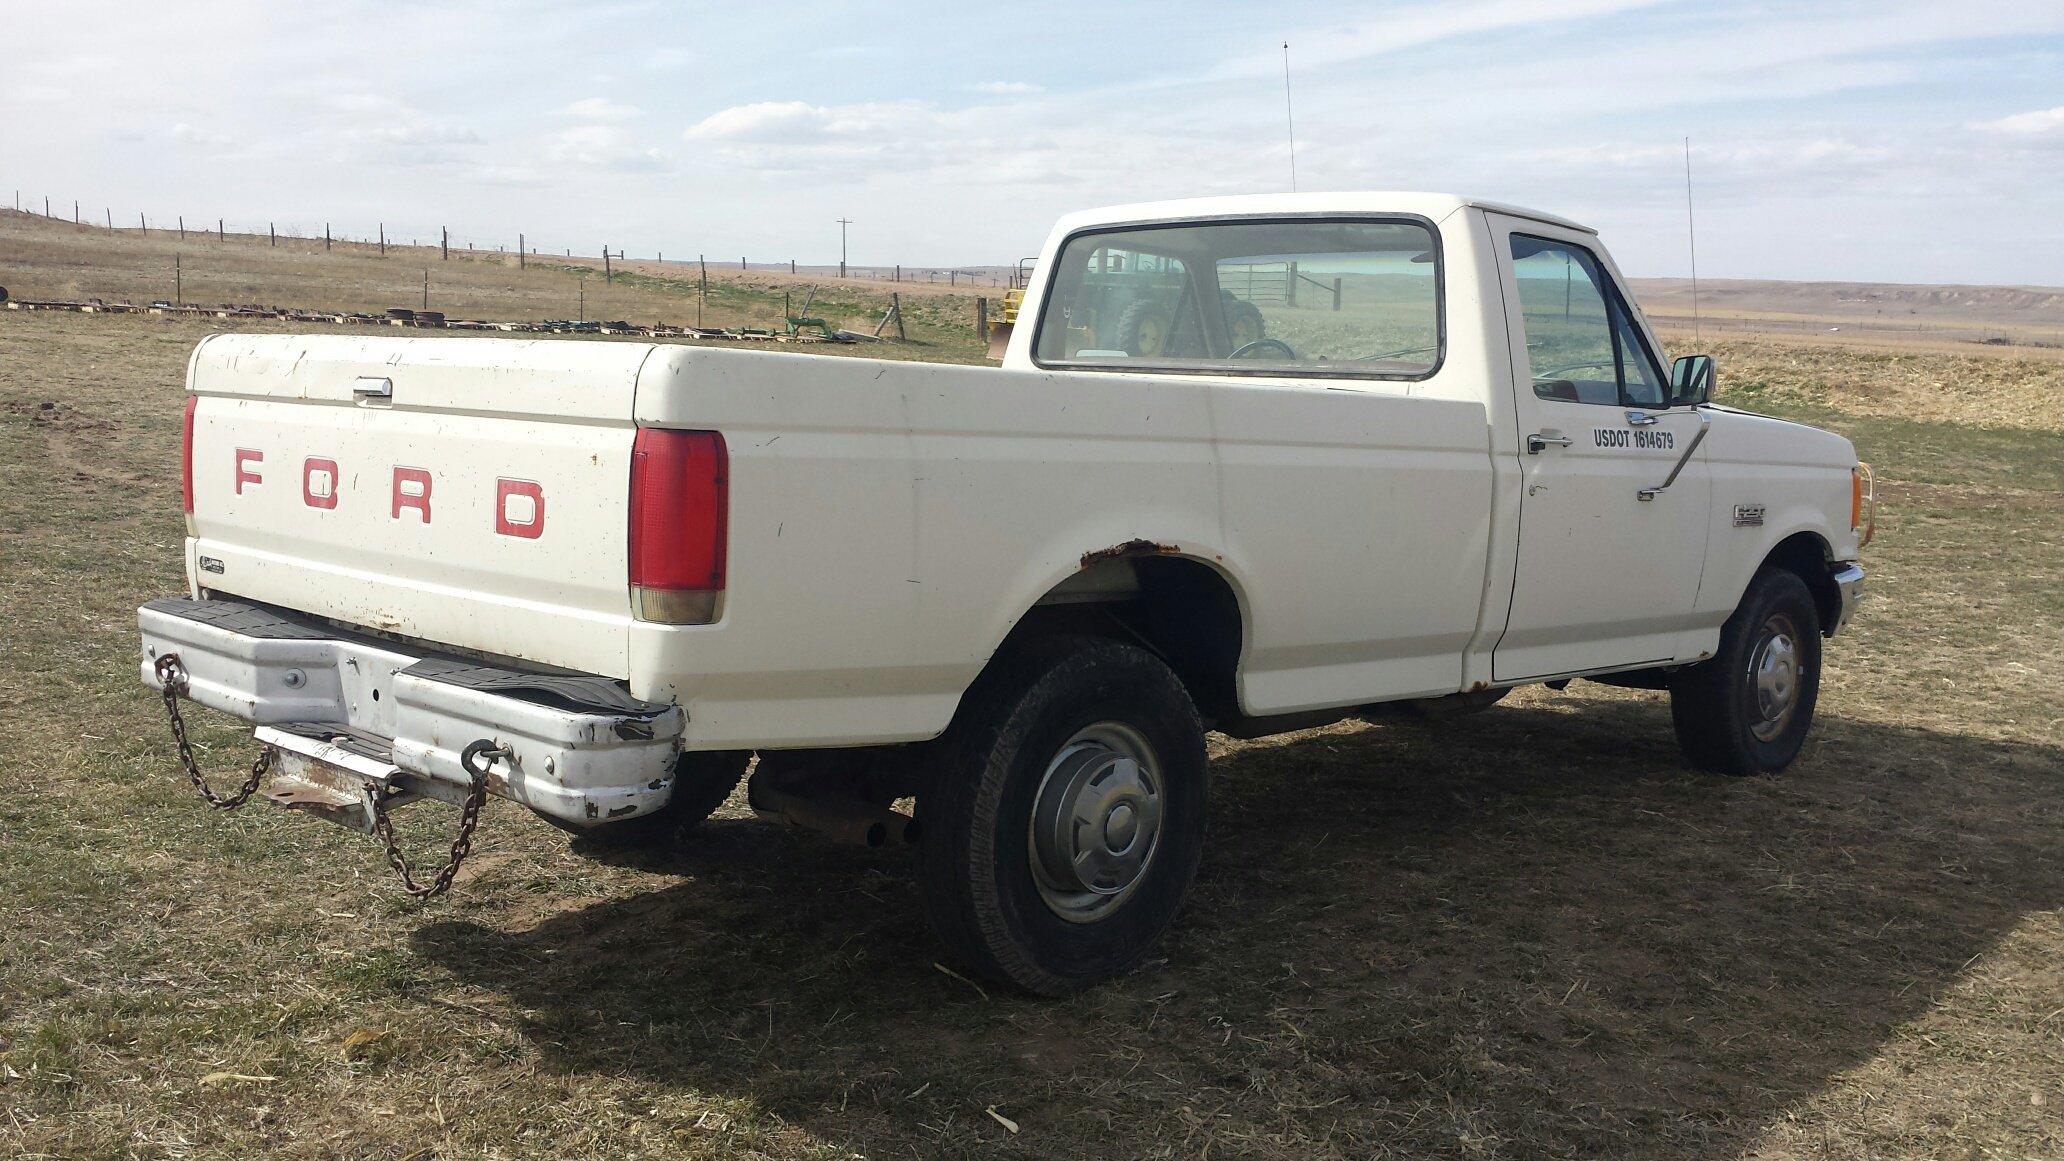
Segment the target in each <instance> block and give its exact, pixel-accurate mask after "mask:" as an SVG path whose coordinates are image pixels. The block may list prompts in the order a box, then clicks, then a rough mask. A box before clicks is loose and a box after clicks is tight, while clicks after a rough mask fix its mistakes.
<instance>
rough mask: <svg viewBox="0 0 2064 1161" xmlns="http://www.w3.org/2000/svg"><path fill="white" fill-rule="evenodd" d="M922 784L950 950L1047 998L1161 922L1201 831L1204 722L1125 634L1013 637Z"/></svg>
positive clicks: (1189, 870) (1126, 957) (1176, 684)
mask: <svg viewBox="0 0 2064 1161" xmlns="http://www.w3.org/2000/svg"><path fill="white" fill-rule="evenodd" d="M943 746H944V748H945V755H944V756H945V759H946V761H945V762H944V763H943V768H942V769H940V770H939V772H938V777H937V778H936V780H935V781H934V782H933V783H932V784H931V785H930V786H929V787H927V789H926V791H925V793H924V794H923V795H922V796H921V797H920V798H919V799H918V810H919V814H920V817H921V818H922V819H923V821H924V827H925V829H924V840H923V843H922V851H921V872H920V873H921V877H922V884H923V887H924V895H925V909H926V913H927V916H928V918H929V919H930V920H931V923H932V927H933V929H934V930H935V931H936V932H937V933H938V935H939V938H940V940H941V942H943V943H944V944H945V945H946V948H947V950H948V952H949V953H950V954H951V955H952V957H953V958H954V959H955V960H957V961H959V962H961V963H962V964H964V965H966V966H967V967H969V968H972V969H973V970H974V971H976V972H977V973H979V974H981V975H983V976H986V977H988V978H990V979H993V980H998V981H1002V982H1006V983H1010V984H1015V985H1016V986H1018V987H1020V988H1023V989H1025V990H1026V991H1029V992H1033V993H1036V994H1039V995H1044V996H1059V995H1065V994H1067V993H1069V992H1073V991H1076V990H1079V989H1081V988H1084V987H1087V986H1089V985H1091V984H1094V983H1097V982H1099V981H1102V980H1106V979H1109V978H1111V977H1113V976H1116V975H1119V974H1120V973H1123V972H1125V971H1126V970H1128V969H1130V968H1132V967H1134V966H1135V965H1137V964H1138V963H1139V962H1140V961H1141V960H1142V959H1144V958H1146V956H1147V953H1148V952H1149V951H1151V950H1152V949H1153V947H1154V945H1155V943H1156V942H1157V941H1159V939H1160V938H1161V936H1162V934H1163V933H1164V932H1165V931H1167V929H1168V927H1169V925H1170V923H1172V922H1173V921H1174V919H1175V914H1176V911H1177V909H1178V908H1179V907H1180V906H1181V904H1182V900H1183V895H1184V893H1185V892H1187V891H1188V889H1189V885H1190V881H1191V879H1192V878H1194V877H1195V875H1196V870H1197V861H1198V858H1199V856H1200V855H1201V853H1202V851H1203V845H1204V813H1205V796H1206V795H1205V791H1206V779H1207V772H1208V765H1207V759H1206V757H1205V752H1204V727H1203V724H1202V722H1201V721H1199V720H1198V717H1197V710H1196V707H1195V706H1194V705H1192V704H1191V702H1190V698H1189V694H1188V693H1187V692H1186V691H1185V690H1184V689H1183V686H1182V683H1181V682H1180V681H1179V680H1177V678H1176V676H1175V674H1174V673H1173V672H1171V671H1170V670H1169V668H1168V666H1167V665H1165V664H1163V663H1162V662H1161V660H1160V659H1159V658H1157V657H1155V656H1154V655H1153V654H1151V653H1149V652H1147V651H1146V650H1144V649H1140V648H1138V647H1136V646H1133V645H1128V644H1124V643H1120V642H1115V641H1108V640H1103V639H1100V638H1094V637H1056V638H1049V639H1046V640H1041V641H1035V642H1032V643H1030V644H1027V645H1024V646H1014V647H1011V648H1010V651H1009V652H1008V653H1006V654H1004V655H1002V656H1000V657H999V658H998V660H997V662H996V663H995V664H994V665H993V666H992V668H991V670H990V672H988V673H986V674H984V675H983V677H982V679H981V680H980V681H978V682H977V683H976V685H975V688H974V689H972V690H970V691H969V693H968V697H967V700H966V701H965V702H964V703H963V705H962V708H961V712H960V714H959V715H958V716H957V717H956V719H955V722H954V725H953V728H952V729H950V730H949V731H948V732H947V735H946V737H945V739H943Z"/></svg>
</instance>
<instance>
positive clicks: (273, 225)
mask: <svg viewBox="0 0 2064 1161" xmlns="http://www.w3.org/2000/svg"><path fill="white" fill-rule="evenodd" d="M265 235H266V237H268V238H271V239H272V244H273V245H275V246H277V245H279V223H277V222H267V223H265Z"/></svg>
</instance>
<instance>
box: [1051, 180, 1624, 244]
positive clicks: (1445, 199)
mask: <svg viewBox="0 0 2064 1161" xmlns="http://www.w3.org/2000/svg"><path fill="white" fill-rule="evenodd" d="M1461 209H1478V210H1489V211H1491V212H1492V213H1498V214H1508V215H1510V216H1512V217H1515V218H1527V219H1529V220H1532V221H1536V222H1546V223H1548V224H1549V225H1552V226H1561V227H1562V228H1564V229H1566V230H1581V231H1582V232H1584V233H1586V234H1596V233H1597V232H1598V231H1596V230H1594V229H1592V228H1591V227H1589V226H1586V225H1583V224H1582V223H1579V222H1573V221H1570V220H1569V219H1568V218H1564V217H1559V216H1557V215H1555V214H1549V213H1543V212H1542V211H1540V210H1530V209H1527V208H1525V207H1523V206H1513V205H1507V204H1505V203H1504V202H1493V201H1485V200H1483V199H1481V198H1466V197H1461V196H1459V195H1456V194H1444V193H1413V192H1399V191H1388V190H1368V191H1350V192H1344V193H1291V194H1237V195H1234V196H1231V197H1211V198H1178V199H1175V200H1172V201H1162V202H1135V203H1133V204H1131V205H1122V206H1105V207H1103V208H1101V209H1094V210H1083V211H1081V212H1079V213H1073V214H1069V215H1068V216H1067V217H1064V218H1062V219H1061V220H1060V222H1059V223H1058V224H1057V225H1056V226H1055V230H1056V231H1057V232H1059V233H1073V232H1075V231H1077V230H1083V229H1094V228H1096V227H1098V226H1118V225H1131V224H1134V223H1147V222H1167V221H1189V220H1194V219H1198V218H1218V217H1248V216H1257V217H1261V216H1267V215H1270V214H1324V213H1336V214H1413V215H1416V216H1418V217H1422V218H1426V219H1429V220H1431V221H1435V222H1438V221H1440V220H1441V219H1443V218H1445V217H1447V216H1448V215H1449V214H1452V213H1454V212H1455V211H1457V210H1461Z"/></svg>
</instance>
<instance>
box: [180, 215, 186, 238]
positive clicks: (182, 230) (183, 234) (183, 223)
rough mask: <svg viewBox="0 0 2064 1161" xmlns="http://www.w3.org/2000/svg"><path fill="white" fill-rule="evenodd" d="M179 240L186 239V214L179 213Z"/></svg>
mask: <svg viewBox="0 0 2064 1161" xmlns="http://www.w3.org/2000/svg"><path fill="white" fill-rule="evenodd" d="M179 240H180V241H182V242H184V241H186V215H185V214H181V215H179Z"/></svg>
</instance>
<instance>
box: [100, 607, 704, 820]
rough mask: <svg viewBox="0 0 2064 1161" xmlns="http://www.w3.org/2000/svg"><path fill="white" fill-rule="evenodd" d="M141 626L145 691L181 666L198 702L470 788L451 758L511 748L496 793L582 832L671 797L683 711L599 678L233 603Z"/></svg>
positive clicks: (147, 619)
mask: <svg viewBox="0 0 2064 1161" xmlns="http://www.w3.org/2000/svg"><path fill="white" fill-rule="evenodd" d="M137 624H138V627H139V629H140V630H141V633H142V637H143V657H142V664H141V671H142V676H143V683H144V684H145V685H147V686H149V687H150V688H152V689H160V688H162V687H161V686H160V684H159V681H158V676H157V673H156V671H155V668H154V666H155V663H156V661H157V659H158V658H159V657H161V656H163V655H165V654H167V653H176V654H178V655H179V660H180V663H181V665H182V667H183V668H184V669H185V670H186V673H187V682H188V689H187V696H188V697H190V698H191V699H192V700H193V701H195V702H198V703H199V704H201V705H204V706H208V707H209V708H211V709H217V710H221V711H223V712H225V713H229V714H233V715H235V716H236V717H239V718H242V719H244V720H245V721H248V722H250V723H252V724H253V725H258V726H280V725H300V726H310V725H317V724H321V725H330V726H337V727H344V728H346V729H348V730H349V731H350V732H352V733H353V734H354V735H356V736H358V737H359V738H362V739H368V740H370V742H371V745H372V747H373V748H374V749H375V750H377V749H379V748H380V747H382V746H384V748H385V749H386V751H387V752H386V753H385V754H384V755H377V756H378V757H382V758H384V759H385V760H386V761H388V762H391V763H392V764H393V765H394V767H396V768H397V769H398V770H400V771H401V772H402V773H404V774H405V775H410V776H414V777H416V778H421V779H426V780H428V781H429V782H432V783H442V784H445V785H447V786H452V787H459V788H463V787H466V786H468V785H469V784H470V777H469V776H468V775H467V773H466V772H465V770H464V769H463V768H462V767H461V765H460V763H459V754H460V752H461V751H462V750H464V749H465V748H466V746H467V744H468V743H471V742H473V741H476V740H479V739H483V738H485V739H488V740H491V741H493V742H495V743H497V744H499V745H503V746H507V747H508V748H509V753H508V756H507V757H504V758H499V759H496V760H495V762H494V765H493V767H492V769H491V771H490V773H489V776H488V789H489V790H490V791H491V792H492V793H494V794H497V795H500V796H501V797H503V798H507V799H510V800H512V801H514V802H519V803H521V804H523V805H525V806H528V807H531V808H532V809H534V810H537V811H539V812H541V813H544V814H548V815H551V816H553V817H555V818H560V819H564V820H566V821H568V822H572V823H575V824H577V825H581V826H592V825H597V824H600V823H605V822H613V821H617V820H619V819H624V818H629V817H632V816H634V815H639V814H645V813H648V812H650V811H653V810H657V809H658V808H659V807H661V806H663V805H665V804H666V801H667V799H668V797H669V796H670V795H671V794H672V792H673V782H672V778H673V767H674V758H675V755H676V753H677V752H678V749H679V746H680V738H681V722H682V718H681V711H680V710H679V709H678V708H676V707H674V706H670V705H658V704H655V703H651V702H644V701H638V700H636V699H634V698H632V697H630V695H629V694H628V693H626V692H625V691H624V690H623V688H622V686H621V685H619V684H617V683H616V682H613V681H610V680H608V679H606V678H600V677H590V676H583V675H560V674H545V673H536V672H529V671H523V670H515V669H506V668H501V667H497V666H492V665H486V664H481V663H478V662H474V661H470V660H467V659H463V658H455V657H446V656H438V655H435V654H432V653H429V652H428V651H423V650H417V649H412V648H410V647H407V646H403V645H400V644H398V643H396V642H392V641H388V640H385V639H381V638H375V637H371V636H360V635H356V634H351V633H347V632H342V631H339V630H337V629H334V628H331V627H329V626H327V625H324V624H322V623H320V622H317V621H315V620H313V619H308V618H301V617H297V616H295V615H293V614H291V613H286V612H282V611H279V610H275V609H271V608H268V607H266V606H263V605H257V604H252V603H250V602H245V601H239V600H235V599H230V598H214V599H210V600H200V601H196V600H190V599H188V598H185V597H169V598H166V599H164V600H158V601H152V602H151V603H149V604H147V605H144V606H143V607H142V608H140V609H138V610H137ZM426 789H434V787H433V788H426Z"/></svg>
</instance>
